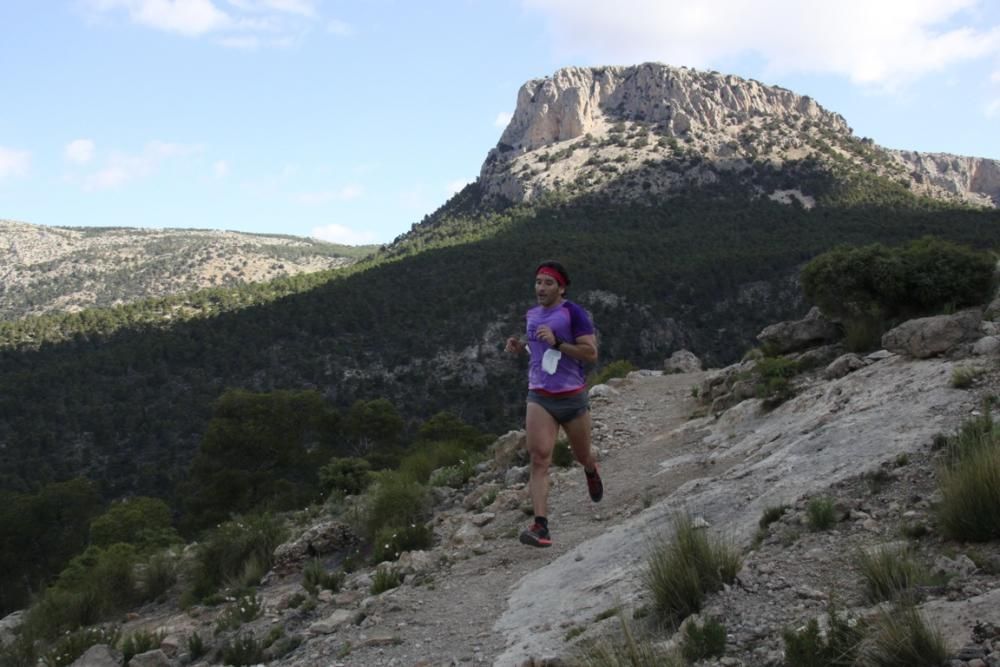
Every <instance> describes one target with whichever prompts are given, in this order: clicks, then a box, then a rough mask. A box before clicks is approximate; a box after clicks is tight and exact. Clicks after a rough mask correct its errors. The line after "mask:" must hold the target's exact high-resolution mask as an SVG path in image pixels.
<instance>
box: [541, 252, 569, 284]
mask: <svg viewBox="0 0 1000 667" xmlns="http://www.w3.org/2000/svg"><path fill="white" fill-rule="evenodd" d="M543 267H548V268H550V269H553V270H555V271H557V272H558V273H559V275H560V276H562V279H563V282H564V283H565V286H566V287H569V274H568V273H566V268H565V267H564V266H563V265H562V264H560V263H559V262H557V261H555V260H554V259H547V260H545V261H544V262H542V263H541V264H539V265H538V267H537V268H536V269H535V275H538V272H539V271H540V270H541V269H542V268H543Z"/></svg>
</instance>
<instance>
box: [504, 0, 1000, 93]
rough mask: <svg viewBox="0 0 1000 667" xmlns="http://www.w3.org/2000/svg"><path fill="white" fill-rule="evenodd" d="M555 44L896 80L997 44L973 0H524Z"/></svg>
mask: <svg viewBox="0 0 1000 667" xmlns="http://www.w3.org/2000/svg"><path fill="white" fill-rule="evenodd" d="M522 2H523V4H524V6H525V7H526V8H528V9H529V10H533V11H536V12H538V13H540V14H542V15H543V16H544V17H545V18H546V19H547V22H548V30H549V32H550V33H551V35H552V37H553V41H554V43H555V44H556V48H557V49H558V50H560V51H561V52H563V54H564V55H568V56H581V55H582V56H585V57H587V58H590V59H599V60H601V61H603V62H605V63H606V64H631V63H635V62H641V61H645V60H657V61H663V62H666V63H669V64H672V65H688V66H692V67H699V68H705V67H709V66H712V65H716V64H725V62H726V61H727V60H730V59H732V58H736V57H742V56H747V55H752V56H756V57H758V58H760V59H761V60H762V61H763V62H764V64H765V66H766V68H767V70H768V72H771V73H785V72H819V73H829V74H835V75H841V76H846V77H848V78H849V79H851V80H852V81H853V82H855V83H859V84H868V85H873V86H881V87H893V86H896V85H899V84H903V83H906V82H908V81H910V80H912V79H915V78H917V77H919V76H921V75H923V74H926V73H928V72H933V71H941V70H944V69H946V68H947V67H949V66H952V65H955V64H958V63H961V62H963V61H969V60H974V59H977V58H982V57H985V56H988V55H990V54H998V53H1000V26H988V25H987V26H981V25H978V24H977V22H976V19H975V18H974V17H973V16H972V13H973V10H975V8H976V6H977V5H978V4H980V0H879V1H878V2H872V1H871V0H841V1H840V2H836V3H831V2H828V0H757V1H756V2H751V1H749V0H714V1H712V2H703V3H691V2H687V0H620V1H619V2H615V3H608V2H604V1H603V0H522Z"/></svg>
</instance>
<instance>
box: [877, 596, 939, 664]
mask: <svg viewBox="0 0 1000 667" xmlns="http://www.w3.org/2000/svg"><path fill="white" fill-rule="evenodd" d="M858 658H859V659H858V662H859V663H860V664H862V665H867V666H870V667H939V666H940V665H943V664H945V662H946V661H947V659H948V648H947V646H946V644H945V641H944V637H943V636H942V635H941V633H940V632H939V631H938V630H937V629H935V628H934V627H932V626H930V625H928V624H927V622H926V621H925V620H924V617H923V616H922V615H921V614H920V611H919V610H917V608H916V607H914V606H913V605H904V606H902V607H897V608H895V609H886V610H883V611H881V612H880V613H879V614H878V616H876V617H875V620H874V621H873V622H872V624H871V627H870V629H869V632H868V634H867V636H866V638H865V640H864V641H863V642H861V645H860V650H859V656H858Z"/></svg>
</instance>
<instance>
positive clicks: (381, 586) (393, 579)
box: [371, 567, 403, 595]
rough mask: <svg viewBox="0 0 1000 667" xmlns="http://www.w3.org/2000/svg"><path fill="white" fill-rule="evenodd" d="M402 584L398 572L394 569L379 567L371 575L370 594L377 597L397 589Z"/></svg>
mask: <svg viewBox="0 0 1000 667" xmlns="http://www.w3.org/2000/svg"><path fill="white" fill-rule="evenodd" d="M402 583H403V580H402V577H401V576H400V574H399V570H397V569H396V568H394V567H379V568H376V569H375V573H374V574H373V575H372V587H371V594H372V595H378V594H379V593H384V592H385V591H388V590H391V589H393V588H396V587H398V586H399V585H400V584H402Z"/></svg>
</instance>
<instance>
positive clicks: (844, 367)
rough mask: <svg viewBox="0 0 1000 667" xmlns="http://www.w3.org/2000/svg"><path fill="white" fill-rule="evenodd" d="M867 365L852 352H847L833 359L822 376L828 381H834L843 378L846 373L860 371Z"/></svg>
mask: <svg viewBox="0 0 1000 667" xmlns="http://www.w3.org/2000/svg"><path fill="white" fill-rule="evenodd" d="M867 365H868V364H867V363H865V360H864V359H862V358H861V357H859V356H858V355H856V354H854V353H853V352H848V353H847V354H842V355H840V356H839V357H837V358H836V359H834V360H833V361H832V362H831V363H830V365H829V366H827V367H826V370H825V371H824V372H823V375H824V377H826V378H827V379H828V380H836V379H837V378H842V377H844V376H845V375H847V374H848V373H853V372H854V371H856V370H860V369H862V368H864V367H865V366H867Z"/></svg>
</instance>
